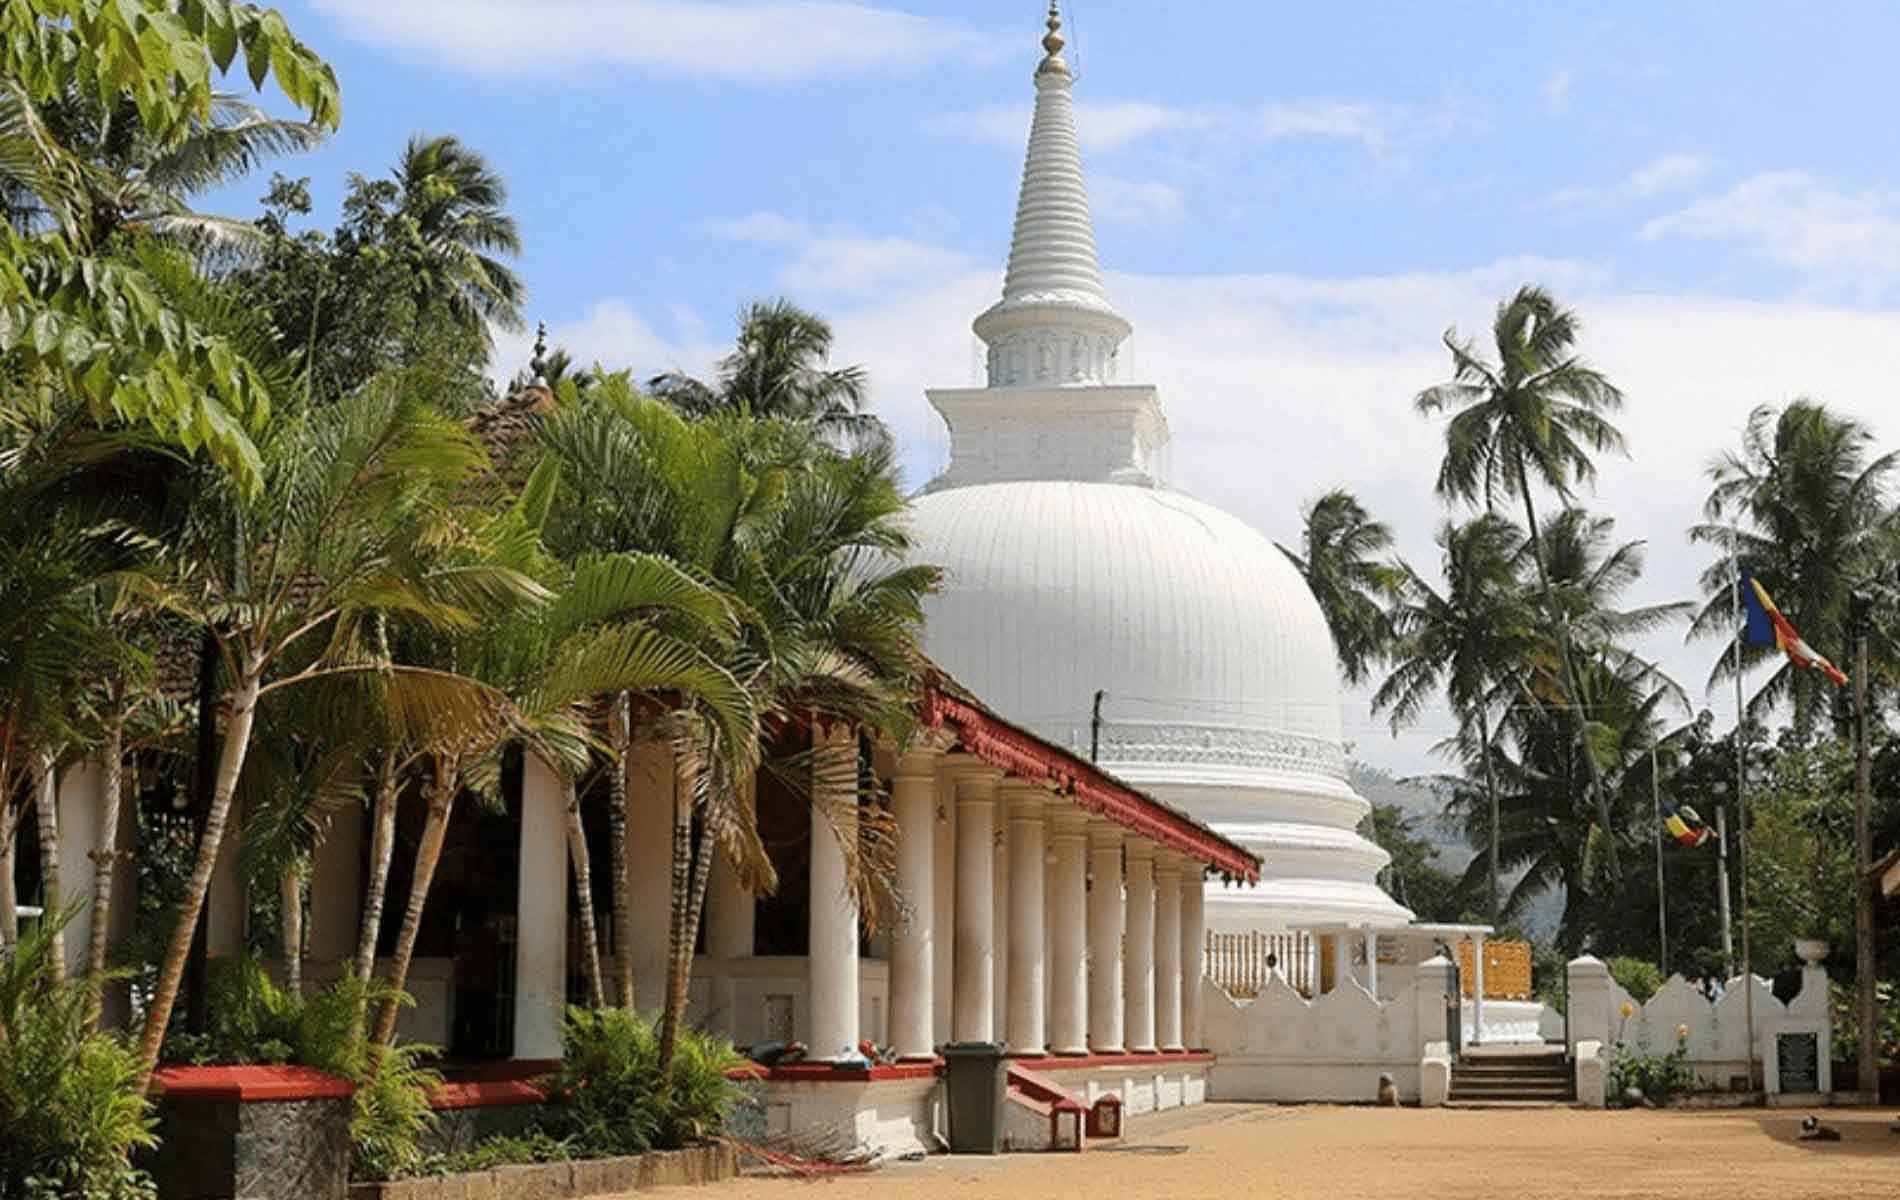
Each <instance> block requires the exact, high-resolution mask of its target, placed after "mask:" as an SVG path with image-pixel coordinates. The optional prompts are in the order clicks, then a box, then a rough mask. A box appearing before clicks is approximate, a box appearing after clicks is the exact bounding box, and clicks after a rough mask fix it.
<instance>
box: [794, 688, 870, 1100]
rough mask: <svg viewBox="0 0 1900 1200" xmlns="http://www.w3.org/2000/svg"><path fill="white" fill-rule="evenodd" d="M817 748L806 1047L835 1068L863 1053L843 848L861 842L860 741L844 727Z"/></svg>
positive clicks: (819, 738)
mask: <svg viewBox="0 0 1900 1200" xmlns="http://www.w3.org/2000/svg"><path fill="white" fill-rule="evenodd" d="M814 742H815V749H816V755H815V759H814V762H813V767H812V807H813V812H812V826H811V903H810V906H809V907H810V922H811V924H810V929H811V952H810V954H809V955H808V956H807V958H806V960H805V965H806V969H807V971H808V972H809V979H808V982H807V985H806V986H807V989H808V991H809V994H810V997H811V1038H810V1040H809V1042H808V1043H807V1044H808V1045H809V1046H810V1047H811V1057H812V1059H813V1061H815V1062H836V1061H838V1060H839V1059H840V1058H843V1057H845V1056H848V1055H852V1054H856V1053H857V1049H858V906H857V897H856V895H855V894H854V893H853V892H852V890H851V887H850V884H849V880H848V878H847V876H846V873H845V857H844V847H843V846H841V845H840V844H839V841H840V839H849V838H855V837H856V836H857V830H858V814H857V766H858V762H857V759H858V738H857V733H856V731H855V730H853V729H851V728H850V727H848V726H844V725H838V726H835V727H833V728H831V729H825V730H821V731H820V732H819V733H818V734H817V735H816V736H815V737H814ZM821 809H822V810H823V811H824V812H828V813H829V814H830V818H829V819H827V818H826V817H825V816H824V815H822V814H821V811H820V810H821Z"/></svg>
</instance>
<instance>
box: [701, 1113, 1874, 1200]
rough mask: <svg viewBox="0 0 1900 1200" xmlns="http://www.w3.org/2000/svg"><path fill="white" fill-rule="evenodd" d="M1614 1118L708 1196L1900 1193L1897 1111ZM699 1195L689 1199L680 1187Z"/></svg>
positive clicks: (1137, 1149)
mask: <svg viewBox="0 0 1900 1200" xmlns="http://www.w3.org/2000/svg"><path fill="white" fill-rule="evenodd" d="M1802 1115H1803V1114H1802V1113H1800V1112H1798V1111H1783V1110H1769V1111H1758V1110H1741V1111H1722V1112H1712V1111H1669V1112H1602V1111H1590V1110H1585V1109H1570V1108H1538V1109H1444V1108H1440V1109H1375V1108H1328V1107H1317V1106H1315V1107H1299V1108H1273V1107H1255V1106H1238V1105H1235V1106H1229V1105H1210V1106H1208V1107H1206V1108H1204V1109H1197V1110H1194V1116H1193V1117H1192V1118H1190V1119H1192V1120H1193V1123H1192V1124H1187V1123H1185V1122H1184V1121H1183V1120H1182V1118H1185V1117H1188V1114H1181V1116H1179V1117H1177V1116H1175V1114H1167V1115H1166V1116H1164V1117H1160V1118H1154V1119H1152V1121H1153V1123H1151V1124H1149V1125H1147V1126H1146V1127H1145V1128H1144V1127H1143V1126H1141V1125H1137V1124H1135V1123H1134V1122H1131V1129H1130V1133H1131V1137H1130V1139H1129V1143H1128V1145H1127V1147H1126V1148H1125V1149H1120V1150H1110V1149H1097V1150H1091V1151H1090V1152H1088V1153H1086V1154H1083V1155H1058V1154H1042V1155H1012V1156H1006V1157H1002V1158H996V1159H969V1158H956V1159H951V1158H942V1157H938V1158H933V1159H931V1160H929V1161H928V1162H925V1163H918V1164H896V1165H893V1166H889V1167H885V1168H882V1169H879V1170H876V1171H873V1172H870V1173H868V1174H864V1175H858V1176H849V1177H842V1178H832V1179H825V1180H820V1181H816V1182H807V1181H802V1180H782V1179H744V1180H740V1181H739V1182H737V1183H734V1184H731V1185H727V1186H723V1187H720V1188H717V1189H714V1190H713V1191H711V1192H708V1193H707V1195H708V1197H709V1200H801V1198H805V1197H812V1198H817V1197H822V1198H823V1200H923V1198H925V1197H928V1198H929V1200H992V1198H994V1200H1003V1198H1004V1197H1008V1198H1010V1200H1019V1198H1020V1200H1032V1198H1033V1200H1041V1198H1042V1197H1052V1198H1056V1200H1111V1198H1118V1197H1124V1196H1127V1197H1139V1198H1140V1200H1172V1198H1174V1197H1180V1198H1181V1200H1189V1198H1192V1200H1229V1198H1231V1200H1255V1198H1259V1197H1289V1198H1295V1197H1297V1198H1305V1197H1313V1198H1316V1200H1410V1198H1412V1197H1419V1198H1421V1200H1422V1198H1425V1197H1430V1198H1431V1200H1464V1198H1471V1200H1481V1198H1488V1197H1500V1198H1505V1200H1542V1198H1545V1197H1549V1198H1553V1200H1554V1198H1556V1197H1564V1198H1566V1200H1568V1198H1571V1197H1684V1198H1689V1197H1693V1198H1694V1200H1756V1198H1759V1200H1769V1198H1771V1197H1772V1198H1773V1200H1806V1198H1808V1197H1813V1198H1815V1200H1823V1198H1825V1200H1845V1198H1848V1197H1900V1134H1894V1133H1890V1132H1888V1127H1889V1126H1890V1125H1892V1124H1893V1123H1894V1122H1895V1119H1896V1116H1897V1115H1900V1114H1896V1113H1894V1112H1891V1111H1884V1112H1876V1111H1847V1110H1838V1111H1834V1112H1827V1111H1822V1112H1821V1113H1820V1114H1819V1115H1820V1116H1821V1118H1822V1120H1823V1122H1824V1123H1826V1124H1828V1125H1830V1126H1832V1127H1834V1128H1836V1129H1839V1130H1840V1131H1841V1134H1842V1140H1841V1141H1839V1142H1836V1143H1828V1144H1816V1143H1801V1142H1797V1141H1795V1133H1796V1132H1797V1129H1798V1126H1799V1123H1800V1119H1801V1117H1802ZM680 1194H681V1195H684V1193H680Z"/></svg>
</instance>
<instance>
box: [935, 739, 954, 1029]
mask: <svg viewBox="0 0 1900 1200" xmlns="http://www.w3.org/2000/svg"><path fill="white" fill-rule="evenodd" d="M936 799H937V812H936V819H935V821H934V822H933V828H932V829H931V841H932V843H933V845H934V846H935V848H936V854H935V857H934V861H933V862H932V863H931V883H932V885H933V887H934V889H935V892H936V903H935V904H933V905H932V908H933V909H934V910H935V917H936V920H935V921H934V922H933V925H934V927H935V930H936V944H935V945H934V946H933V947H932V950H933V954H932V957H933V959H934V960H935V961H934V962H933V963H932V965H931V1002H930V1026H931V1029H930V1040H931V1044H932V1045H933V1046H942V1045H944V1044H946V1043H947V1042H949V1041H950V1040H951V1036H952V1034H951V1016H952V1014H953V1013H954V1012H955V1011H956V993H955V991H954V990H953V989H954V988H955V986H956V965H957V941H956V927H957V783H956V777H955V776H954V775H953V774H952V773H951V772H949V771H947V770H945V769H944V760H939V761H938V763H937V786H936Z"/></svg>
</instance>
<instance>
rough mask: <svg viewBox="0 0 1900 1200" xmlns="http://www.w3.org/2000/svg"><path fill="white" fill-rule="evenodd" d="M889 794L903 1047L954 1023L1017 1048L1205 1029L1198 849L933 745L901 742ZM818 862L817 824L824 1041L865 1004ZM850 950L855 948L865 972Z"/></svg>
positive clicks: (927, 1046) (1130, 1047) (1158, 1046)
mask: <svg viewBox="0 0 1900 1200" xmlns="http://www.w3.org/2000/svg"><path fill="white" fill-rule="evenodd" d="M940 805H941V806H942V814H941V816H940V815H939V810H940ZM892 808H893V813H894V815H895V817H896V820H897V825H898V838H899V850H898V860H897V868H898V880H897V883H898V891H899V893H900V895H901V896H902V897H903V898H904V900H905V902H906V905H907V907H908V910H909V911H908V913H907V914H906V919H905V920H904V921H902V922H901V923H900V926H899V927H898V928H897V929H896V930H895V931H894V932H893V934H892V938H891V962H890V967H891V978H890V987H891V1030H890V1033H891V1041H892V1043H893V1045H894V1047H895V1049H896V1051H897V1053H898V1055H899V1056H900V1057H902V1058H906V1059H913V1060H914V1059H928V1058H930V1057H932V1056H933V1054H934V1053H935V1050H936V1047H937V1045H938V1044H940V1043H942V1042H945V1041H957V1042H989V1041H999V1040H1000V1041H1002V1042H1003V1043H1004V1044H1005V1046H1006V1048H1007V1050H1008V1052H1009V1053H1010V1054H1013V1055H1022V1056H1031V1055H1042V1054H1046V1053H1055V1054H1069V1055H1081V1054H1089V1053H1096V1054H1107V1053H1117V1054H1118V1053H1123V1052H1133V1053H1153V1052H1157V1051H1179V1050H1183V1049H1186V1048H1188V1047H1190V1046H1196V1045H1198V1044H1199V1043H1200V1040H1201V1039H1200V1006H1199V1003H1198V997H1199V984H1200V978H1201V974H1202V961H1201V956H1202V942H1203V938H1202V921H1203V910H1202V905H1201V877H1202V871H1201V868H1200V866H1199V864H1197V863H1195V862H1193V861H1192V860H1190V859H1188V858H1186V857H1185V856H1183V855H1179V854H1176V853H1175V852H1173V851H1169V850H1166V849H1163V848H1161V847H1158V846H1157V845H1156V844H1155V843H1153V842H1151V841H1148V840H1146V839H1143V838H1139V837H1134V836H1130V835H1128V834H1127V833H1126V831H1125V830H1124V829H1123V828H1122V827H1121V826H1119V825H1117V824H1115V823H1113V822H1110V821H1107V820H1103V819H1100V818H1095V817H1091V816H1090V815H1089V814H1087V813H1086V812H1084V811H1082V810H1081V809H1079V808H1077V807H1075V806H1074V805H1073V804H1072V803H1070V802H1068V801H1066V800H1063V799H1061V798H1059V797H1056V796H1054V795H1052V794H1051V793H1050V792H1049V791H1048V790H1047V789H1045V788H1043V787H1042V786H1040V785H1038V784H1035V783H1032V782H1029V781H1024V780H1018V779H1014V778H1005V776H1004V774H1003V772H1002V771H1000V770H998V769H996V768H994V767H991V766H989V765H988V764H986V763H983V762H981V761H979V760H976V759H974V758H970V757H969V756H967V755H961V754H953V755H949V756H947V757H946V756H944V755H943V754H942V752H941V751H940V750H937V749H935V748H931V747H925V748H921V749H914V750H911V751H909V752H907V753H905V754H904V755H903V756H902V758H901V759H900V760H899V762H898V764H897V770H896V775H895V778H894V780H893V784H892ZM946 851H947V852H946ZM999 868H1000V869H999ZM820 869H821V868H820V864H819V860H818V858H817V851H816V842H814V858H813V867H812V889H813V890H812V896H813V939H812V960H811V971H812V984H811V994H812V1006H813V1028H814V1033H813V1039H812V1049H813V1052H814V1056H815V1057H829V1056H830V1054H831V1053H832V1051H831V1041H832V1040H836V1038H838V1037H839V1036H840V1035H841V1034H842V1033H843V1031H844V1029H845V1027H846V1025H847V1024H850V1023H851V1022H854V1021H855V1014H856V1012H857V1008H856V1004H855V998H853V1002H852V1003H851V1004H850V1005H849V1006H847V1005H846V1004H845V1003H844V997H843V996H842V995H841V994H840V993H839V992H838V986H839V984H840V983H841V982H842V981H841V979H839V978H838V977H837V975H836V974H835V973H838V972H842V971H843V970H844V969H845V966H846V963H845V959H844V956H843V955H842V954H838V953H835V952H827V953H826V954H825V955H823V956H822V957H821V954H820V946H821V942H820V939H819V937H818V932H819V927H820V926H819V922H820V914H821V912H822V913H823V919H824V920H825V922H827V924H826V929H827V930H830V929H832V928H833V926H832V924H831V923H833V922H835V923H837V927H838V928H843V927H844V926H845V924H846V923H847V922H849V928H850V929H851V930H852V932H853V936H854V938H855V929H856V925H855V920H854V919H853V918H852V914H851V913H850V912H849V910H848V905H846V906H836V905H829V904H826V905H821V904H820V903H819V901H820V898H821V896H822V895H824V894H825V893H823V892H821V888H823V887H826V886H829V877H828V876H825V877H821V875H820ZM825 870H827V871H828V870H829V867H826V868H825ZM945 875H949V876H950V879H949V880H948V881H946V879H945V878H944V876H945ZM1091 879H1092V881H1093V882H1092V883H1091V882H1090V881H1091ZM946 882H948V885H949V886H946ZM833 894H835V893H833ZM946 925H948V926H949V928H948V929H947V930H946V929H945V928H944V926H946ZM945 934H947V935H948V936H947V937H946V936H944V935H945ZM946 942H947V943H948V944H947V945H946ZM853 946H855V941H853ZM1124 948H1126V951H1127V953H1126V955H1124V953H1123V951H1124ZM856 965H857V964H856V958H855V953H853V955H852V956H851V957H850V960H849V967H850V969H851V971H852V974H853V977H854V978H855V969H856ZM946 971H947V972H948V974H949V979H948V980H946V979H945V978H944V974H945V972H946ZM821 974H822V975H824V976H825V979H824V982H823V987H822V988H821V984H820V976H821ZM821 997H822V1000H821ZM946 1001H947V1002H948V1005H949V1011H948V1012H947V1013H946V1012H944V1011H943V1009H942V1006H943V1005H944V1004H945V1002H946ZM821 1008H823V1009H824V1011H823V1012H821ZM999 1014H1000V1020H999ZM853 1027H854V1026H853ZM821 1039H825V1040H821Z"/></svg>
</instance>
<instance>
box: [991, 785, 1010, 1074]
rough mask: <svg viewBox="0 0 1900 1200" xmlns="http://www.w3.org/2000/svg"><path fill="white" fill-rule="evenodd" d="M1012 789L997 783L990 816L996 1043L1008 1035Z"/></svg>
mask: <svg viewBox="0 0 1900 1200" xmlns="http://www.w3.org/2000/svg"><path fill="white" fill-rule="evenodd" d="M1014 790H1015V789H1013V788H1009V787H1007V786H1006V785H1004V784H1000V783H999V784H998V785H997V789H996V807H995V809H994V810H992V813H991V816H990V822H991V824H990V829H991V833H990V839H991V844H992V845H994V846H995V848H996V851H995V853H996V858H995V861H994V862H992V863H991V864H990V886H991V899H990V954H991V957H992V960H993V961H994V963H995V970H996V978H995V979H994V980H992V981H991V983H990V1033H991V1035H992V1036H993V1037H994V1038H995V1039H996V1040H997V1041H999V1042H1001V1041H1007V1040H1008V1037H1009V1035H1008V1032H1007V1030H1008V1029H1009V943H1010V937H1009V807H1010V802H1011V797H1012V795H1013V794H1014Z"/></svg>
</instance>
